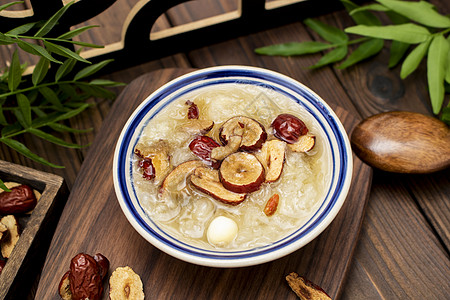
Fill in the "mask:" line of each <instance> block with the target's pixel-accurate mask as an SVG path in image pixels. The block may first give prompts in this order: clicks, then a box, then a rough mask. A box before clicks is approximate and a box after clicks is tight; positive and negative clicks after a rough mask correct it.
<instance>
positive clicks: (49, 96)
mask: <svg viewBox="0 0 450 300" xmlns="http://www.w3.org/2000/svg"><path fill="white" fill-rule="evenodd" d="M39 92H40V93H41V94H42V96H44V98H45V99H46V100H48V102H50V103H51V104H53V105H54V106H55V107H56V108H57V109H59V110H64V106H63V105H62V104H61V101H60V100H59V98H58V95H56V93H55V92H54V91H53V90H52V89H50V88H48V87H46V86H44V87H40V88H39Z"/></svg>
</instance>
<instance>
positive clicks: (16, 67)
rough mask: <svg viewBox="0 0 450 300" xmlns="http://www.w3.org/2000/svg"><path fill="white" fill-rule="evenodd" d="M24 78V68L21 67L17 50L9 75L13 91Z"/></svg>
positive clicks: (9, 84)
mask: <svg viewBox="0 0 450 300" xmlns="http://www.w3.org/2000/svg"><path fill="white" fill-rule="evenodd" d="M21 80H22V70H21V69H20V61H19V56H18V55H17V50H15V51H14V53H13V56H12V60H11V65H10V67H9V75H8V88H9V90H10V91H11V92H14V91H15V90H16V89H17V87H18V86H19V84H20V81H21Z"/></svg>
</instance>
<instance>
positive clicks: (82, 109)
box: [54, 103, 91, 122]
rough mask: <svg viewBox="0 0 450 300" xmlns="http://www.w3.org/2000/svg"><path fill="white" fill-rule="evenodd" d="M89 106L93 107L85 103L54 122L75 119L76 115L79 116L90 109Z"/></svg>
mask: <svg viewBox="0 0 450 300" xmlns="http://www.w3.org/2000/svg"><path fill="white" fill-rule="evenodd" d="M89 106H91V105H90V104H88V103H83V104H82V105H81V106H80V107H78V108H77V109H73V110H70V111H68V112H66V113H64V114H62V115H60V116H59V117H57V118H55V120H54V122H59V121H62V120H67V119H70V118H72V117H75V116H76V115H78V114H79V113H81V112H83V111H84V110H85V109H86V108H88V107H89Z"/></svg>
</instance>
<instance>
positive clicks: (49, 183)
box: [0, 161, 68, 299]
mask: <svg viewBox="0 0 450 300" xmlns="http://www.w3.org/2000/svg"><path fill="white" fill-rule="evenodd" d="M0 179H2V180H3V181H4V182H7V181H13V182H18V183H22V184H27V185H29V186H30V187H31V188H33V189H36V190H38V191H39V192H40V193H41V194H42V196H41V198H40V199H39V202H38V204H37V205H36V207H35V208H34V210H33V212H32V213H31V215H30V216H29V217H28V216H21V217H18V219H19V220H18V221H19V223H20V225H21V227H22V230H23V231H22V234H21V235H20V238H19V241H18V242H17V244H16V246H15V247H14V250H13V252H12V253H11V257H10V258H9V259H8V261H7V262H6V266H5V268H4V269H3V271H2V273H1V275H0V299H24V298H23V296H22V295H26V292H27V291H28V290H30V289H31V287H32V284H33V282H30V280H29V278H36V275H37V274H38V272H39V271H40V269H41V268H42V266H43V259H42V258H44V257H45V255H46V253H47V249H48V246H49V245H50V241H51V238H52V236H53V232H54V230H55V227H56V224H57V222H58V219H59V216H60V214H61V212H62V209H63V207H64V204H65V202H66V199H67V196H68V189H67V187H66V184H65V182H64V179H63V178H62V177H60V176H57V175H54V174H50V173H45V172H41V171H37V170H34V169H31V168H27V167H24V166H20V165H16V164H12V163H9V162H6V161H0Z"/></svg>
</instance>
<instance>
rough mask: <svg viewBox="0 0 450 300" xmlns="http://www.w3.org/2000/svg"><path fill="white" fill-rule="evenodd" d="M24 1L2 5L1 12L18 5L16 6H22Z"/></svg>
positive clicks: (0, 6)
mask: <svg viewBox="0 0 450 300" xmlns="http://www.w3.org/2000/svg"><path fill="white" fill-rule="evenodd" d="M22 3H23V1H15V2H11V3H6V4H3V5H0V11H2V10H5V9H7V8H8V7H10V6H13V5H16V4H22Z"/></svg>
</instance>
